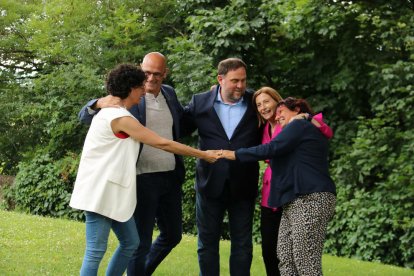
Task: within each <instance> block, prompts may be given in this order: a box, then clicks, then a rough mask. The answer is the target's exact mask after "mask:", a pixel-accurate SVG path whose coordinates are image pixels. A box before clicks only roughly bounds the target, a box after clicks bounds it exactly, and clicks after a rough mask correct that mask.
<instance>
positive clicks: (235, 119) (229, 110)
mask: <svg viewBox="0 0 414 276" xmlns="http://www.w3.org/2000/svg"><path fill="white" fill-rule="evenodd" d="M214 109H215V110H216V112H217V115H218V117H219V118H220V121H221V124H222V125H223V128H224V130H225V131H226V134H227V137H228V138H229V139H230V138H231V136H232V135H233V133H234V130H235V129H236V127H237V125H238V124H239V122H240V120H241V118H242V117H243V115H244V113H245V112H246V110H247V104H246V103H245V102H244V99H243V97H242V98H240V100H239V101H238V102H237V103H234V104H227V103H225V102H223V99H222V98H221V95H220V90H219V92H218V93H217V98H216V100H215V102H214Z"/></svg>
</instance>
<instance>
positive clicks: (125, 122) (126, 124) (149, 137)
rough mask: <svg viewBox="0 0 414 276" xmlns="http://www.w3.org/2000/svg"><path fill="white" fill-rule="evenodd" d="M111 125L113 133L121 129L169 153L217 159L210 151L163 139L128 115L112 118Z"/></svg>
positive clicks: (209, 160)
mask: <svg viewBox="0 0 414 276" xmlns="http://www.w3.org/2000/svg"><path fill="white" fill-rule="evenodd" d="M111 127H112V131H113V132H114V133H118V132H121V131H123V132H125V133H127V134H128V135H130V136H131V137H132V138H133V139H135V140H136V141H139V142H141V143H144V144H147V145H150V146H152V147H155V148H158V149H162V150H165V151H168V152H171V153H175V154H180V155H186V156H193V157H197V158H201V159H204V160H206V161H207V162H210V163H213V162H215V161H217V159H218V156H217V154H216V153H214V152H212V151H201V150H198V149H195V148H192V147H189V146H186V145H183V144H181V143H178V142H175V141H172V140H168V139H165V138H163V137H161V136H159V135H158V134H156V133H155V132H153V131H151V130H150V129H148V128H146V127H144V126H143V125H141V124H140V123H139V122H138V121H137V120H135V119H134V118H132V117H129V116H125V117H120V118H117V119H115V120H113V121H112V122H111Z"/></svg>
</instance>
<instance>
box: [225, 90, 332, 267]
mask: <svg viewBox="0 0 414 276" xmlns="http://www.w3.org/2000/svg"><path fill="white" fill-rule="evenodd" d="M300 113H309V114H313V112H312V110H311V108H310V107H309V105H308V103H307V102H306V101H305V100H303V99H295V98H290V97H289V98H287V99H285V100H284V101H282V102H280V103H279V104H278V108H277V119H278V120H279V123H280V124H281V125H282V127H283V130H282V132H281V133H280V134H279V135H278V136H277V137H276V138H274V139H273V140H272V141H271V142H270V143H269V144H264V145H260V146H256V147H251V148H242V149H239V150H236V151H223V152H222V153H218V154H219V155H220V154H222V156H223V157H225V158H227V159H231V160H237V161H238V162H251V161H256V160H266V159H270V160H271V161H270V162H271V163H270V164H271V168H272V180H271V190H270V195H269V201H268V203H269V206H272V207H282V206H283V214H282V220H281V225H280V229H279V241H278V249H277V251H278V258H279V260H280V264H279V269H280V272H281V274H282V275H322V251H323V243H324V240H325V234H326V229H327V226H328V223H329V221H330V220H331V219H332V217H333V214H334V212H335V203H336V189H335V184H334V183H333V181H332V179H331V177H330V176H329V166H328V139H327V138H326V137H325V136H324V135H323V134H322V133H321V132H320V131H319V130H318V128H317V127H315V126H314V125H313V124H312V123H310V122H309V121H308V120H291V119H292V118H293V117H294V116H296V115H298V114H300Z"/></svg>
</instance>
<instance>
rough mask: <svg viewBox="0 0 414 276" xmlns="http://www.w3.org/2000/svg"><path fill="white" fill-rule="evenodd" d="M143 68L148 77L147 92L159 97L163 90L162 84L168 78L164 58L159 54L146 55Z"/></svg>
mask: <svg viewBox="0 0 414 276" xmlns="http://www.w3.org/2000/svg"><path fill="white" fill-rule="evenodd" d="M141 68H142V70H143V71H144V72H145V74H146V75H147V82H146V85H145V91H146V92H148V93H151V94H154V95H155V96H157V95H158V93H159V92H160V90H161V85H162V82H163V80H164V79H165V77H166V76H167V67H166V63H165V58H164V56H162V55H160V54H158V53H150V54H148V55H146V56H145V57H144V60H143V61H142V64H141Z"/></svg>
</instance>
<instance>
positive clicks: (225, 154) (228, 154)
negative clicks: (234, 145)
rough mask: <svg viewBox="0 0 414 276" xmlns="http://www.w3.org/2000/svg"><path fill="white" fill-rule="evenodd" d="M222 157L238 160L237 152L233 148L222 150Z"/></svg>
mask: <svg viewBox="0 0 414 276" xmlns="http://www.w3.org/2000/svg"><path fill="white" fill-rule="evenodd" d="M220 157H221V158H226V159H228V160H236V154H235V153H234V151H233V150H221V156H220Z"/></svg>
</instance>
